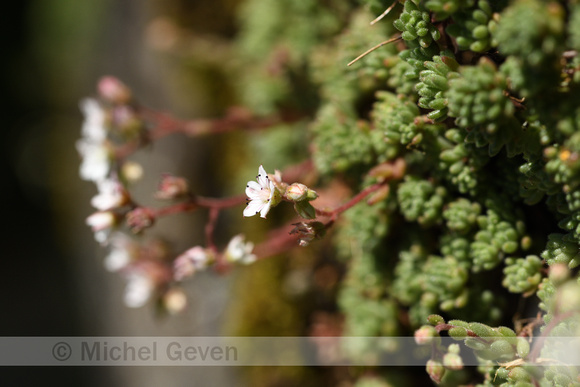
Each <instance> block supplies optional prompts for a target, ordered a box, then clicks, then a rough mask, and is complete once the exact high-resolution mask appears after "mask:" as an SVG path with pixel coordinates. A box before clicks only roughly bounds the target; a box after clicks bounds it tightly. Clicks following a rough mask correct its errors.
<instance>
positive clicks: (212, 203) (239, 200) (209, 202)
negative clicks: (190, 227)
mask: <svg viewBox="0 0 580 387" xmlns="http://www.w3.org/2000/svg"><path fill="white" fill-rule="evenodd" d="M245 202H246V196H245V195H238V196H232V197H229V198H224V199H216V198H206V197H203V196H194V197H193V198H191V199H190V200H189V201H186V202H182V203H177V204H173V205H170V206H167V207H163V208H158V209H151V212H152V213H153V215H154V216H155V217H156V218H157V217H161V216H166V215H173V214H178V213H181V212H191V211H195V210H196V209H198V208H200V207H201V208H209V209H210V210H213V209H216V210H220V209H224V208H229V207H235V206H238V205H240V204H243V203H245Z"/></svg>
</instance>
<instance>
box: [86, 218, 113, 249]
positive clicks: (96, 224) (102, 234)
mask: <svg viewBox="0 0 580 387" xmlns="http://www.w3.org/2000/svg"><path fill="white" fill-rule="evenodd" d="M86 223H87V225H88V226H90V227H91V229H92V230H93V232H94V233H95V240H96V241H97V242H99V243H100V244H102V245H104V244H106V243H107V241H108V239H109V234H110V233H111V228H112V227H113V226H115V225H116V224H117V218H116V216H115V214H113V213H112V212H111V211H99V212H95V213H94V214H91V215H89V216H88V217H87V219H86Z"/></svg>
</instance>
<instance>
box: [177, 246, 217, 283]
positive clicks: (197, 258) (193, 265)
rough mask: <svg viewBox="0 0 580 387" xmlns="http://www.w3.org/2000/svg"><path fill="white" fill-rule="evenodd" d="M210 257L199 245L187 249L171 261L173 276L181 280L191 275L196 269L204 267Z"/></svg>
mask: <svg viewBox="0 0 580 387" xmlns="http://www.w3.org/2000/svg"><path fill="white" fill-rule="evenodd" d="M211 260H212V257H211V255H210V254H208V253H207V251H206V250H205V249H204V248H203V247H201V246H195V247H192V248H191V249H189V250H187V251H186V252H184V253H183V254H181V255H180V256H179V257H177V258H175V261H174V262H173V278H174V279H175V280H176V281H182V280H184V279H185V278H187V277H191V276H192V275H193V273H195V272H196V271H198V270H203V269H205V268H206V267H207V266H208V264H209V263H210V261H211Z"/></svg>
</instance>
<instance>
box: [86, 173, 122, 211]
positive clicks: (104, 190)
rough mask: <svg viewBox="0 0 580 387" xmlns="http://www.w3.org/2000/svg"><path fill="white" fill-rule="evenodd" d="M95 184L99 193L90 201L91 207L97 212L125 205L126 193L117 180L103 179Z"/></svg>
mask: <svg viewBox="0 0 580 387" xmlns="http://www.w3.org/2000/svg"><path fill="white" fill-rule="evenodd" d="M96 184H97V189H98V190H99V193H98V194H97V195H96V196H94V197H93V198H92V199H91V205H92V206H93V207H95V208H96V209H97V210H101V211H106V210H110V209H113V208H118V207H121V206H123V205H125V204H127V201H128V196H127V193H126V192H125V188H124V187H123V185H122V184H121V183H120V182H119V181H118V180H117V179H115V178H110V179H105V180H101V181H97V182H96Z"/></svg>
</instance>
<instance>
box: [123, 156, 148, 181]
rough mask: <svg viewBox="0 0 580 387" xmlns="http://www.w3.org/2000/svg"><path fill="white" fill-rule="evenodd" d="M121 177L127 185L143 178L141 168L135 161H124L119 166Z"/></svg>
mask: <svg viewBox="0 0 580 387" xmlns="http://www.w3.org/2000/svg"><path fill="white" fill-rule="evenodd" d="M121 176H123V178H124V179H125V180H126V181H128V182H129V183H136V182H138V181H139V180H141V178H142V177H143V167H142V166H141V164H139V163H137V162H135V161H126V162H125V163H123V165H122V166H121Z"/></svg>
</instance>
